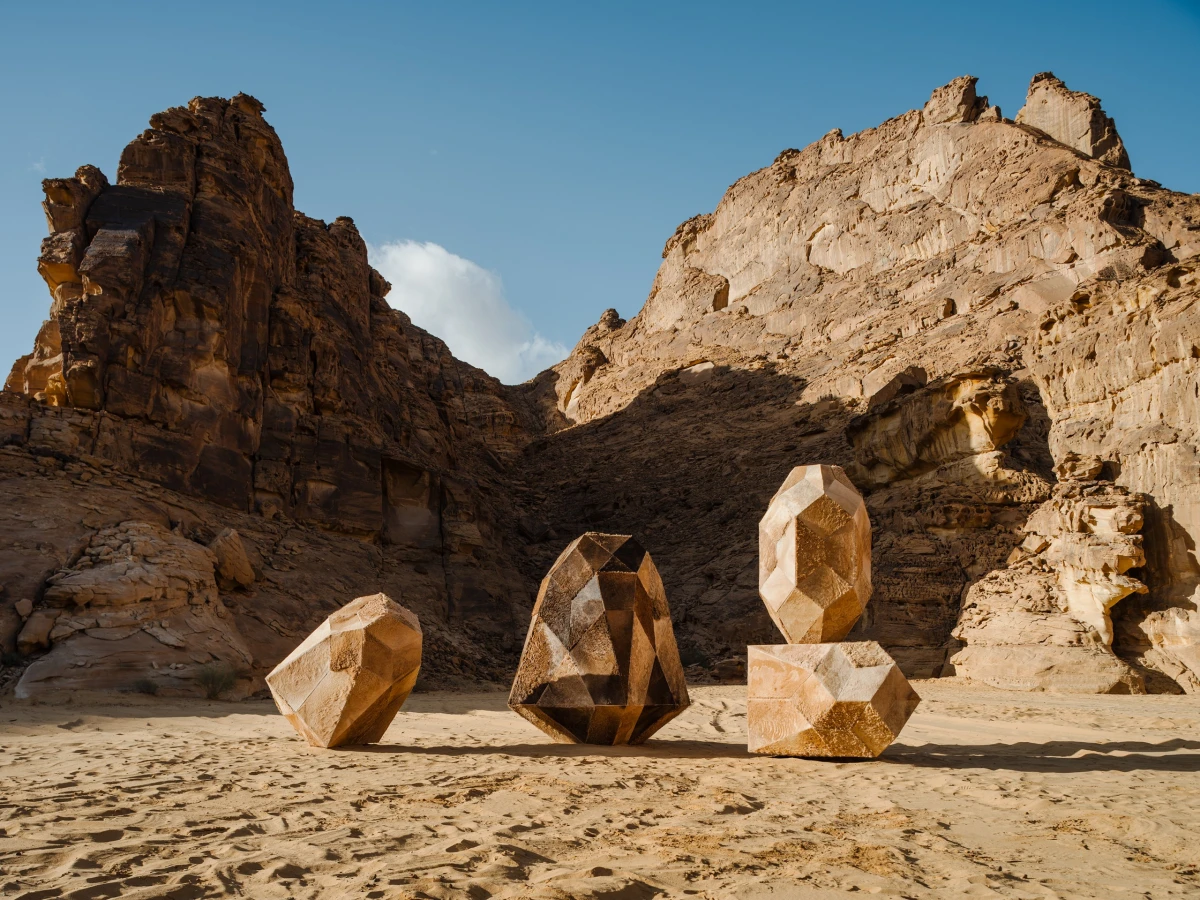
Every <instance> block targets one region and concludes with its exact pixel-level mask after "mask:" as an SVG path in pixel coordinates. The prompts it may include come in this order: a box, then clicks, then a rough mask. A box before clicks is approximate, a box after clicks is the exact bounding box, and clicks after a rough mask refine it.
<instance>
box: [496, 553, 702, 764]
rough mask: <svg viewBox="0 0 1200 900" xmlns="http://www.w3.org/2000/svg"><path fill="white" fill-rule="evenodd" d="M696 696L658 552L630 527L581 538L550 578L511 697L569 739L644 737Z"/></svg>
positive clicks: (521, 710) (633, 740)
mask: <svg viewBox="0 0 1200 900" xmlns="http://www.w3.org/2000/svg"><path fill="white" fill-rule="evenodd" d="M688 703H689V700H688V692H687V683H686V682H685V681H684V675H683V665H682V664H681V663H680V661H679V649H678V647H677V646H676V644H675V632H674V629H673V628H672V626H671V610H670V608H669V607H668V606H667V595H666V591H665V590H664V589H663V584H662V579H661V578H659V575H658V570H657V569H656V568H655V567H654V561H653V560H652V559H651V558H650V554H649V553H647V552H646V551H645V550H644V549H643V548H642V546H641V545H640V544H639V543H638V542H637V541H635V540H634V539H633V538H632V537H630V536H629V535H623V534H600V533H597V532H588V533H587V534H584V535H583V536H582V537H580V538H578V539H576V540H575V541H573V542H572V543H571V545H570V546H568V547H567V549H566V550H564V551H563V552H562V555H561V556H559V557H558V559H557V560H556V561H555V563H554V565H553V566H552V567H551V568H550V571H549V572H548V573H547V574H546V577H545V578H544V579H543V580H542V586H541V589H540V590H539V591H538V596H537V602H536V603H535V604H534V607H533V620H532V621H531V622H530V623H529V633H528V635H527V636H526V638H525V648H524V650H523V651H522V652H521V662H520V665H519V666H518V667H517V675H516V678H514V679H513V685H512V692H511V693H510V695H509V699H508V705H509V707H510V708H512V710H513V711H514V712H516V713H517V714H519V715H521V716H522V717H524V718H525V719H528V720H529V721H530V722H532V723H533V724H534V725H536V726H537V727H538V728H540V729H541V730H542V731H544V732H545V733H546V734H548V735H550V737H552V738H553V739H554V740H555V741H558V742H560V743H588V744H640V743H641V742H642V741H644V740H646V738H648V737H649V736H650V735H652V734H653V733H654V732H656V731H657V730H658V729H659V728H661V727H662V726H663V725H665V724H666V723H667V722H669V721H670V720H671V719H673V718H674V717H675V716H677V715H679V714H680V713H681V712H683V711H684V710H685V709H687V706H688Z"/></svg>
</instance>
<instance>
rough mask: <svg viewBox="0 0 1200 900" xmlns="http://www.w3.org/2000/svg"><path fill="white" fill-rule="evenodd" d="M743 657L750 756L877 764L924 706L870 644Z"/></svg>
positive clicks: (776, 647) (776, 648)
mask: <svg viewBox="0 0 1200 900" xmlns="http://www.w3.org/2000/svg"><path fill="white" fill-rule="evenodd" d="M748 650H749V665H748V666H747V669H748V682H749V696H748V699H747V705H746V715H747V728H748V730H749V733H750V740H749V749H750V752H751V753H764V754H769V755H775V756H849V757H865V758H871V757H876V756H878V755H879V754H880V753H882V752H883V751H884V749H885V748H886V747H887V746H888V744H890V743H891V742H892V741H894V740H895V739H896V737H897V735H899V734H900V729H902V728H903V727H904V723H905V722H907V721H908V717H909V716H911V715H912V713H913V710H914V709H916V708H917V704H918V703H919V702H920V701H921V698H920V697H918V696H917V693H916V691H914V690H913V689H912V686H911V685H910V684H909V683H908V679H906V678H905V677H904V675H903V674H902V673H901V671H900V668H899V667H898V666H897V665H896V662H895V660H893V659H892V658H891V657H890V656H889V655H888V654H887V652H886V651H885V650H884V649H883V648H882V647H880V646H879V645H878V644H877V643H875V642H874V641H863V642H860V643H846V644H770V645H766V646H752V647H749V648H748Z"/></svg>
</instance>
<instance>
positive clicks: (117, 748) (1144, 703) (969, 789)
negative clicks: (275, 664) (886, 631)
mask: <svg viewBox="0 0 1200 900" xmlns="http://www.w3.org/2000/svg"><path fill="white" fill-rule="evenodd" d="M916 687H917V690H918V691H919V692H920V693H921V694H922V696H923V697H924V702H923V704H922V705H921V707H920V708H919V709H918V710H917V712H916V714H915V715H914V716H913V718H912V719H911V720H910V722H909V724H908V727H907V728H906V729H905V731H904V733H903V734H902V735H901V737H900V739H899V741H898V742H897V743H895V744H893V745H892V746H891V747H890V748H889V749H888V750H887V751H886V752H885V753H884V755H883V757H882V758H881V759H879V760H875V761H871V762H834V761H825V762H821V761H814V760H804V759H784V758H779V759H772V758H764V757H751V756H750V755H748V754H747V752H746V732H745V688H743V687H734V686H730V687H698V688H694V689H693V705H692V706H691V708H689V709H688V710H687V711H686V712H685V713H684V714H683V715H681V716H680V717H679V718H677V719H675V720H674V721H672V722H671V723H669V724H668V725H667V726H666V727H665V728H664V729H663V730H662V731H661V732H659V733H658V734H657V735H656V736H655V737H654V738H652V739H651V740H650V741H649V742H648V743H647V744H645V745H644V746H641V747H623V748H600V747H592V746H584V745H562V744H551V743H549V742H548V739H547V738H546V736H545V735H543V734H542V733H541V732H539V731H537V730H536V729H535V728H534V727H533V726H532V725H530V724H528V723H527V722H525V721H524V720H522V719H521V718H519V717H518V716H516V715H515V714H514V713H512V712H511V711H509V710H508V709H506V707H505V700H506V696H505V695H504V694H502V693H500V692H491V693H485V694H447V693H434V694H417V695H414V696H413V697H411V698H410V699H409V702H408V704H407V705H406V707H405V709H404V710H403V711H401V713H400V714H399V716H398V717H397V718H396V720H395V722H394V723H393V725H392V727H391V728H390V729H389V730H388V732H387V733H386V735H385V736H384V738H383V741H382V742H381V743H380V744H378V745H374V746H371V747H365V748H355V749H348V750H342V751H330V750H314V749H312V748H310V747H309V746H308V745H307V744H305V743H304V741H302V740H301V739H300V738H299V737H297V736H296V735H295V734H294V733H293V732H292V730H291V728H290V727H289V726H288V724H287V722H286V721H285V720H284V719H283V717H282V716H280V715H278V714H277V713H276V712H275V710H274V709H273V708H272V707H271V706H270V704H268V703H262V702H248V703H237V704H234V703H222V702H216V703H206V702H203V701H188V702H180V701H164V700H160V699H146V700H144V701H140V702H133V701H130V702H129V703H126V704H124V705H95V706H89V707H87V708H80V707H78V706H44V705H35V706H30V705H28V704H20V703H13V702H12V701H6V702H4V703H3V704H2V705H0V753H2V754H3V758H4V760H5V765H4V782H3V785H4V786H3V790H2V791H0V794H2V800H0V893H2V894H3V895H4V896H5V897H12V898H25V900H32V898H51V897H62V898H67V897H93V898H97V897H118V896H119V897H125V898H165V897H171V898H183V897H224V896H242V897H255V898H270V897H279V898H303V897H313V898H318V897H319V898H339V897H345V898H362V897H370V898H396V900H399V898H431V897H436V898H446V900H450V898H462V897H469V898H487V897H494V898H523V897H530V898H556V900H559V898H610V900H616V898H619V900H634V898H651V897H697V898H711V900H726V898H784V897H788V898H790V897H835V896H837V897H840V896H844V895H845V893H846V892H847V891H860V892H865V893H867V894H872V895H878V896H882V897H913V898H921V897H945V898H957V897H980V898H983V897H988V898H999V897H1003V898H1025V900H1034V898H1037V900H1046V898H1055V897H1062V898H1066V897H1080V898H1082V897H1097V898H1100V897H1104V898H1108V897H1111V898H1122V900H1124V898H1129V897H1153V898H1168V897H1181V898H1182V897H1195V896H1197V895H1198V894H1200V867H1198V866H1197V856H1196V848H1195V834H1196V831H1197V828H1198V827H1200V739H1198V738H1197V735H1198V734H1200V700H1198V699H1197V698H1194V697H1163V696H1151V697H1128V696H1126V697H1095V696H1064V695H1051V694H1015V693H1011V692H1003V691H998V690H994V689H990V688H982V687H979V686H974V687H971V686H964V685H962V684H960V683H958V681H957V679H942V680H938V681H926V682H919V683H917V685H916Z"/></svg>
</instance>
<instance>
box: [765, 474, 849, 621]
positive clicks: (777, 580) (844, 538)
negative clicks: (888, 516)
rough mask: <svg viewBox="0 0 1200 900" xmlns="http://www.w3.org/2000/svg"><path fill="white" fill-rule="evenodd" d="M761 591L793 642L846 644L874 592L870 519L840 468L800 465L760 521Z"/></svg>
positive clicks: (768, 608)
mask: <svg viewBox="0 0 1200 900" xmlns="http://www.w3.org/2000/svg"><path fill="white" fill-rule="evenodd" d="M758 592H759V594H760V595H761V596H762V598H763V602H764V603H766V605H767V612H769V613H770V614H771V618H772V619H773V620H774V622H775V624H776V625H777V626H778V627H779V630H780V631H782V632H783V636H784V637H785V638H787V640H788V642H789V643H797V644H803V643H813V642H817V641H840V640H841V639H842V638H844V637H845V636H846V634H847V632H849V631H850V629H851V628H852V627H853V626H854V623H855V622H856V621H858V618H859V616H861V615H862V612H863V609H864V608H865V607H866V605H867V601H868V600H869V599H870V597H871V523H870V521H869V519H868V518H867V507H866V504H864V503H863V499H862V497H861V496H860V495H859V493H858V491H856V490H855V489H854V485H853V484H851V483H850V479H849V478H847V477H846V473H845V472H843V471H842V470H841V468H839V467H838V466H797V467H796V468H794V469H792V471H791V473H790V474H789V475H788V477H787V480H786V481H784V482H783V486H782V487H780V488H779V490H778V491H776V492H775V496H774V497H772V498H771V505H770V506H768V507H767V514H766V515H765V516H763V517H762V521H760V522H759V523H758Z"/></svg>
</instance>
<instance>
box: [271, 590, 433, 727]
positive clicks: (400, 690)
mask: <svg viewBox="0 0 1200 900" xmlns="http://www.w3.org/2000/svg"><path fill="white" fill-rule="evenodd" d="M420 668H421V625H420V622H419V621H418V620H417V616H416V614H415V613H413V612H411V611H409V610H407V609H405V608H404V607H403V606H401V605H400V604H399V603H396V602H395V601H394V600H392V599H391V598H390V597H388V596H387V594H372V595H370V596H367V597H359V598H358V599H357V600H352V601H351V602H350V603H347V604H346V605H345V606H343V607H342V608H341V609H339V610H338V611H337V612H335V613H333V615H331V616H330V617H329V618H328V619H326V620H325V621H324V622H322V623H321V624H320V625H319V626H317V629H316V631H314V632H313V633H312V634H310V635H309V636H308V637H307V638H305V639H304V641H303V643H301V644H300V646H299V647H297V648H296V649H295V650H293V651H292V652H291V653H290V654H288V656H287V658H286V659H284V660H283V662H281V663H280V664H279V665H277V666H276V667H275V668H274V669H272V670H271V674H270V675H268V676H267V686H268V687H270V689H271V696H272V697H274V698H275V705H276V706H278V707H279V711H280V712H281V713H283V714H284V716H286V717H287V720H288V721H289V722H291V723H292V727H293V728H295V729H296V731H298V732H299V733H300V735H301V736H302V737H304V738H305V739H306V740H307V741H308V742H309V743H310V744H312V745H313V746H316V747H338V746H341V745H343V744H371V743H374V742H375V741H377V740H379V739H380V738H381V737H383V733H384V732H385V731H387V728H388V725H390V724H391V723H392V719H394V718H395V717H396V713H397V712H399V711H400V707H401V706H402V705H403V704H404V701H405V700H406V699H408V695H409V693H410V692H411V691H412V689H413V685H414V684H415V683H416V680H417V672H418V671H419V670H420Z"/></svg>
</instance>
